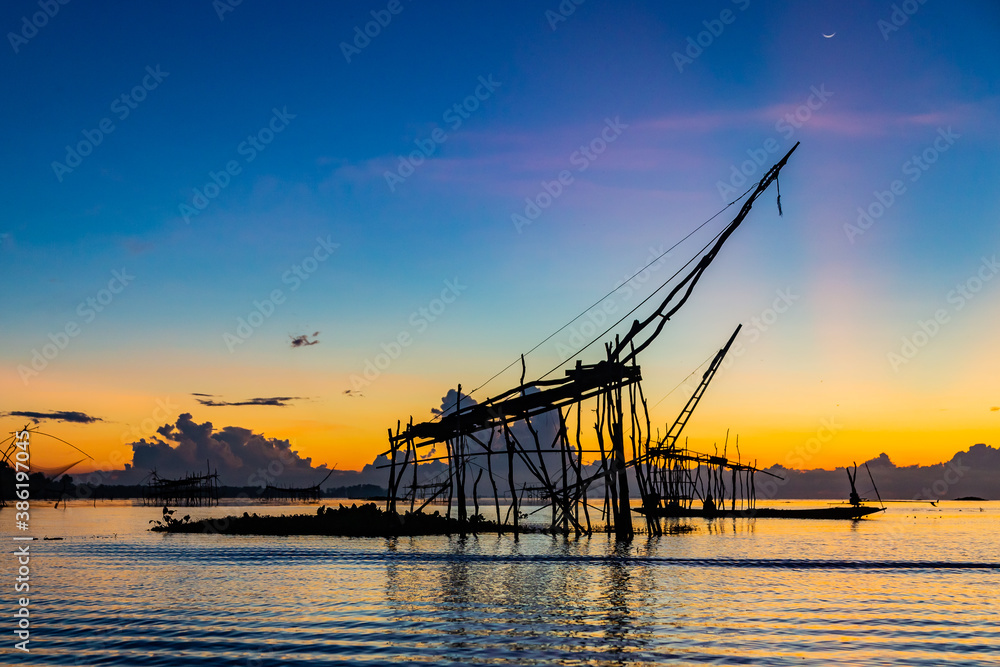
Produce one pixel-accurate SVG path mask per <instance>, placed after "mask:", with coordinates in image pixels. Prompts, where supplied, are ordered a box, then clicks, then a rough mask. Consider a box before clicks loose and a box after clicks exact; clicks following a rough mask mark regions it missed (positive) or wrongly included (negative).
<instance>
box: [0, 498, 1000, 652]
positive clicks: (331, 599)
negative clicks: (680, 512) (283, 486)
mask: <svg viewBox="0 0 1000 667" xmlns="http://www.w3.org/2000/svg"><path fill="white" fill-rule="evenodd" d="M817 502H818V504H819V505H820V506H821V505H822V504H823V502H822V501H816V502H812V503H802V504H803V505H806V506H817ZM980 508H982V510H983V511H980ZM244 509H249V511H251V512H254V511H258V512H262V511H268V512H275V513H282V512H286V513H298V512H304V511H314V509H308V508H304V507H303V506H297V507H295V508H275V507H268V508H265V509H262V508H261V507H259V506H254V507H252V508H242V507H239V508H236V507H223V508H211V509H206V508H201V509H199V508H191V509H190V510H188V509H184V508H182V509H181V510H180V513H181V514H184V513H188V512H189V513H190V514H191V515H192V517H194V518H200V517H203V516H218V515H219V514H220V513H223V514H224V513H242V512H243V511H244ZM158 514H159V511H158V510H157V509H156V508H143V507H133V506H131V505H126V504H125V503H115V504H112V503H107V504H103V505H101V504H98V506H97V507H93V506H91V505H84V504H77V505H70V507H69V508H66V509H64V508H62V507H60V508H59V509H55V508H53V507H51V504H47V505H46V504H34V505H33V507H32V522H33V523H32V525H33V534H34V535H35V536H37V537H42V536H49V537H63V538H64V539H63V540H60V541H37V542H33V543H31V549H32V553H33V557H32V560H31V567H32V573H31V576H32V582H31V585H32V590H31V607H30V609H31V620H32V626H31V632H32V635H31V644H30V646H31V654H30V656H29V655H26V654H20V653H14V652H13V651H12V650H11V646H12V644H13V641H14V640H13V639H12V637H13V634H11V631H12V630H13V627H14V625H13V622H12V616H11V614H10V613H5V614H3V619H4V620H3V621H0V623H3V624H6V625H7V627H5V628H3V630H2V634H3V636H4V642H3V646H2V648H0V651H2V653H0V663H11V664H30V665H144V666H148V667H153V666H156V665H171V666H174V665H243V666H247V667H251V666H264V665H306V664H309V665H319V664H323V665H328V664H330V665H337V664H368V665H376V664H383V663H392V664H448V663H452V664H486V665H533V664H559V665H583V664H586V665H633V664H635V665H638V664H651V663H673V664H720V665H742V664H765V665H830V664H838V665H872V664H893V665H935V666H937V665H942V664H946V663H947V664H953V665H997V664H1000V630H998V628H997V623H996V614H997V610H998V609H1000V605H998V593H997V590H998V584H1000V530H998V527H1000V521H998V519H1000V502H988V503H957V502H956V503H941V504H940V506H939V507H931V506H930V505H926V504H921V505H918V504H891V505H890V511H889V512H888V513H887V514H884V515H876V518H874V519H871V520H865V521H860V522H853V523H852V522H822V521H799V520H783V519H768V520H765V519H760V520H757V521H750V520H726V521H712V522H709V521H706V520H703V519H693V520H689V521H687V523H690V524H691V525H693V526H695V528H696V530H695V531H694V532H692V533H687V534H679V535H666V536H662V537H658V538H648V537H646V536H639V537H638V538H636V540H635V541H634V542H633V543H632V544H631V545H630V546H628V547H620V546H616V545H615V543H614V541H613V540H612V539H609V538H608V536H606V535H595V536H593V537H590V538H579V539H576V538H571V539H564V538H552V537H547V536H544V535H525V536H522V537H521V539H520V541H519V542H514V540H513V539H512V538H511V537H510V536H504V537H497V536H480V537H478V538H477V537H469V538H466V539H461V538H459V537H457V536H456V537H450V538H449V537H420V538H400V539H391V540H386V539H367V538H366V539H359V538H353V539H352V538H330V537H292V538H271V537H266V538H258V537H238V536H220V535H164V534H160V533H149V532H147V531H146V528H147V522H148V521H149V519H152V518H158ZM12 521H13V512H12V511H11V509H10V508H8V509H5V510H3V512H2V513H0V525H2V526H3V529H4V534H3V539H4V541H5V542H6V543H7V544H8V545H10V544H13V542H11V539H10V537H11V536H10V533H11V526H10V524H11V522H12ZM637 525H638V524H637ZM5 551H6V552H8V555H6V556H3V557H2V563H0V572H2V576H3V578H4V581H5V583H4V586H3V589H4V590H5V591H8V592H7V593H5V596H4V599H3V607H4V608H5V609H8V610H10V609H12V608H13V605H12V602H13V597H14V595H13V593H11V592H9V591H10V587H9V586H8V584H7V583H6V582H9V581H11V580H12V579H13V577H14V574H13V567H12V561H13V559H12V557H11V556H10V555H9V551H10V549H5Z"/></svg>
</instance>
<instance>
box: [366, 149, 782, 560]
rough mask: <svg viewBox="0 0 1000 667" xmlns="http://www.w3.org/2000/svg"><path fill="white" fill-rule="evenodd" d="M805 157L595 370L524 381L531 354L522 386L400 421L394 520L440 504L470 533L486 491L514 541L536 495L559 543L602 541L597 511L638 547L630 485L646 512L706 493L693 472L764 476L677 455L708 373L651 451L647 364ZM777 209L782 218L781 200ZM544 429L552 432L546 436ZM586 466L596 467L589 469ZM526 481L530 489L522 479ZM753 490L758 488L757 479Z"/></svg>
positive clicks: (391, 454)
mask: <svg viewBox="0 0 1000 667" xmlns="http://www.w3.org/2000/svg"><path fill="white" fill-rule="evenodd" d="M797 147H798V143H796V144H795V146H793V147H792V149H791V150H789V151H788V153H786V154H785V156H784V157H783V158H782V159H781V160H780V161H778V162H777V163H776V164H775V165H774V166H773V167H771V168H770V169H769V170H768V171H767V173H766V174H765V175H764V177H763V178H761V179H760V181H759V182H758V183H757V184H756V186H755V187H751V188H750V189H749V190H747V192H746V193H744V195H743V196H741V197H740V198H738V199H737V200H735V201H734V202H732V203H730V204H729V206H732V205H734V204H737V203H738V202H739V201H741V200H743V204H742V206H741V208H740V210H739V212H738V213H737V214H736V216H735V217H734V218H733V219H732V220H731V221H730V222H729V223H728V224H727V225H726V226H725V227H724V229H722V231H720V232H719V233H718V234H717V235H716V236H715V238H713V239H712V240H711V241H709V243H708V244H706V245H705V246H704V247H703V248H702V249H701V250H700V251H699V253H698V254H696V255H695V257H693V258H692V259H691V260H689V261H688V263H687V264H685V265H684V266H683V267H682V268H681V270H679V271H678V272H677V273H676V274H674V276H672V277H671V278H670V279H668V280H667V281H666V282H664V283H663V284H662V285H661V286H660V287H659V288H658V289H657V290H656V291H654V293H653V294H651V295H650V296H649V297H647V299H646V300H644V301H643V302H642V303H640V304H639V306H637V307H636V308H635V309H633V310H632V311H631V312H630V313H628V314H626V315H625V316H624V317H623V318H622V319H621V320H619V321H618V322H617V323H615V325H612V327H610V328H609V329H608V330H607V331H606V332H605V334H606V333H608V332H610V331H611V330H612V329H613V328H614V326H617V324H620V323H621V322H622V321H624V320H625V319H626V318H627V317H629V316H630V315H631V314H632V313H634V312H635V311H636V310H637V309H638V308H639V307H641V306H643V305H644V304H645V303H646V302H647V301H648V300H649V299H651V298H652V297H653V296H655V295H656V294H657V293H659V292H660V291H661V290H664V289H666V288H667V286H668V285H669V284H670V283H671V282H672V281H673V280H674V278H676V277H677V276H679V275H680V274H681V272H682V271H684V270H685V269H687V268H688V267H690V266H691V265H692V263H693V267H691V268H690V270H689V271H688V272H687V273H686V274H685V275H684V276H683V277H682V278H681V279H680V280H679V281H678V282H677V283H676V284H675V285H674V286H673V287H672V288H671V289H670V291H669V292H668V293H667V294H666V296H665V297H664V298H663V299H662V301H661V302H660V303H659V305H658V306H657V307H656V308H655V309H654V310H653V312H652V313H650V314H649V315H648V316H647V317H646V318H645V319H643V320H639V319H636V320H634V321H633V322H632V324H631V327H630V328H629V330H628V332H627V333H625V335H624V336H615V339H614V342H608V343H605V346H604V352H605V355H604V356H605V358H604V359H602V360H600V361H598V362H597V363H592V364H585V363H583V361H582V360H576V364H575V366H574V367H572V368H569V369H567V370H566V371H565V374H564V376H563V377H560V378H551V379H546V378H547V377H548V376H549V375H550V374H551V373H552V372H554V371H555V370H556V369H558V368H559V367H561V366H562V364H560V365H559V366H557V367H556V368H554V369H552V371H549V373H546V374H545V375H543V376H542V377H541V378H539V379H537V380H534V381H530V382H526V381H525V375H526V366H525V361H524V356H523V355H522V356H521V359H520V361H521V379H520V382H519V383H518V385H517V386H515V387H512V388H510V389H508V390H506V391H503V392H501V393H499V394H496V395H494V396H491V397H489V398H487V399H485V400H482V401H479V402H476V401H474V400H472V399H471V398H469V397H465V396H464V395H463V394H462V387H461V385H459V386H458V389H457V391H456V392H455V396H456V398H455V404H454V406H453V407H452V406H448V407H447V409H446V410H444V411H443V412H442V413H441V414H439V415H438V417H437V418H435V419H433V420H430V421H427V422H423V423H418V424H415V423H413V418H412V417H411V418H410V420H409V422H408V423H406V424H405V425H404V424H403V423H402V422H397V423H396V429H395V431H393V429H389V433H388V436H389V450H388V451H386V452H385V453H384V454H385V456H387V457H388V463H387V464H386V465H385V466H383V467H386V468H388V472H389V480H388V497H387V501H386V503H387V510H388V511H390V512H402V511H409V512H413V511H418V510H421V509H423V508H424V507H426V506H427V505H428V504H429V503H431V502H433V501H435V500H437V499H439V498H441V499H445V501H446V503H447V510H446V511H447V513H448V516H451V512H452V507H453V506H454V508H455V511H456V514H457V518H458V520H459V522H460V524H461V525H465V524H466V523H467V522H468V521H469V515H468V501H469V497H470V496H471V497H472V498H471V499H472V502H473V505H474V508H473V512H474V514H473V516H475V515H476V514H478V513H479V500H480V496H481V494H480V486H481V485H483V487H484V488H485V485H489V492H490V493H489V495H491V496H492V499H493V502H494V508H495V511H496V516H497V521H498V523H500V524H501V525H502V526H503V527H504V528H509V529H510V530H512V531H513V532H514V534H515V535H517V533H518V531H519V530H520V520H521V518H523V516H524V513H523V512H522V509H523V508H524V504H525V503H524V501H525V500H526V499H528V497H529V496H530V495H532V494H533V495H534V496H535V497H536V498H539V499H541V502H544V503H546V504H547V506H548V508H549V509H550V511H551V526H550V529H551V530H552V531H553V532H563V533H569V532H576V533H590V532H592V529H593V523H592V519H591V510H594V511H595V513H599V516H600V520H601V521H602V522H603V525H604V526H605V528H606V530H608V531H609V532H610V531H614V533H615V536H616V538H618V539H621V540H628V539H631V537H632V536H633V534H634V532H635V529H634V526H633V522H632V512H633V508H632V505H631V501H632V495H633V488H632V487H631V480H630V478H631V479H634V481H635V484H636V486H637V487H638V488H637V491H638V494H639V496H640V498H642V502H643V506H644V507H652V504H654V503H655V504H656V505H657V506H658V505H659V504H660V502H661V500H662V499H663V498H665V497H666V498H675V499H678V500H679V499H680V498H681V497H683V496H685V495H694V494H695V493H697V491H696V490H695V489H696V487H697V484H694V485H692V484H693V483H692V482H690V481H685V480H686V479H687V478H686V477H685V475H686V474H690V473H691V471H692V470H694V471H698V470H701V469H702V468H704V469H705V470H706V474H709V473H708V471H709V470H710V469H711V470H714V472H712V473H711V475H712V476H711V477H709V479H711V480H712V483H713V484H714V483H716V480H717V479H718V480H720V481H721V476H720V475H719V474H718V470H719V469H721V468H724V469H726V470H728V471H731V472H732V473H733V475H736V474H737V473H739V475H741V477H740V478H741V479H742V478H743V477H742V475H749V476H750V477H751V478H752V475H753V473H755V472H757V470H756V468H754V467H748V466H745V465H743V464H741V463H739V464H737V465H736V466H735V467H734V466H733V465H732V464H731V463H729V462H728V461H727V460H722V461H719V460H715V459H713V458H712V457H708V458H703V457H701V455H695V454H693V453H689V452H687V451H686V450H681V449H679V448H678V447H677V437H678V436H679V435H680V432H681V430H682V429H683V426H684V424H686V422H687V418H689V417H690V414H691V412H692V411H693V409H694V406H695V405H696V404H697V400H700V397H701V395H702V394H703V393H704V388H705V387H707V384H708V381H710V380H711V377H710V375H709V373H706V378H707V379H703V383H702V386H700V387H699V391H696V396H697V398H696V399H695V400H694V403H693V404H691V403H690V402H689V406H686V407H685V411H684V412H682V413H681V417H680V418H679V419H678V422H679V423H680V425H679V426H678V425H677V424H675V425H674V427H672V429H671V430H670V431H669V432H668V434H667V437H666V438H665V439H663V440H662V441H653V439H652V438H651V435H650V432H651V428H650V417H649V410H648V405H647V402H646V399H645V396H644V394H643V391H642V385H641V380H642V374H641V370H640V367H639V365H638V355H639V354H640V353H641V352H642V351H643V350H645V349H646V348H647V347H649V345H650V344H652V343H653V341H654V340H655V339H656V338H657V336H659V334H660V333H661V331H662V330H663V328H664V326H665V325H666V323H667V321H668V320H669V319H670V318H671V317H672V316H673V315H674V314H675V313H676V312H677V311H678V310H679V309H680V308H681V307H682V306H683V305H684V304H685V303H686V302H687V300H688V298H689V297H690V296H691V294H692V292H693V290H694V288H695V286H696V285H697V283H698V281H699V280H700V279H701V277H702V274H703V273H704V272H705V270H706V269H707V268H708V267H709V265H710V264H711V263H712V262H713V261H714V260H715V258H716V256H717V255H718V253H719V251H720V250H721V248H722V246H723V245H724V244H725V243H726V241H727V240H728V239H729V238H730V237H731V236H732V234H733V233H734V232H735V231H736V229H737V228H738V227H739V226H740V224H741V223H742V222H743V220H744V219H745V218H746V217H747V215H748V214H749V213H750V210H751V208H752V207H753V204H754V202H755V201H756V200H757V198H758V197H759V196H760V195H762V194H763V193H764V191H765V190H767V188H768V187H769V186H770V185H771V183H772V182H774V181H776V180H777V178H778V173H779V172H780V171H781V169H782V167H784V165H785V163H786V162H787V160H788V158H789V157H790V156H791V154H792V152H794V151H795V149H796V148H797ZM747 195H749V196H747ZM744 197H746V199H745V200H744ZM726 208H728V206H727V207H726ZM723 210H725V209H723ZM778 210H779V212H780V210H781V198H780V191H779V195H778ZM720 213H721V211H720ZM716 215H718V214H716ZM713 217H714V216H713ZM706 222H707V221H706ZM738 331H739V329H738V328H737V332H738ZM602 335H604V334H602ZM735 336H736V333H734V334H733V337H732V338H730V340H729V343H728V344H727V345H726V347H725V348H724V350H722V351H720V355H717V357H716V360H715V361H714V362H713V364H712V366H711V368H710V373H711V375H714V373H715V370H716V369H717V368H718V362H720V361H721V357H722V356H724V355H725V351H726V350H728V349H729V346H730V345H731V344H732V341H733V339H734V338H735ZM585 349H586V347H584V348H583V349H581V350H579V352H583V351H584V350H585ZM508 368H509V367H508ZM584 403H587V404H588V419H589V412H590V410H592V411H593V412H594V414H595V415H596V418H595V422H594V423H593V425H592V427H591V428H593V432H594V436H595V439H596V443H597V449H596V450H595V449H591V450H587V449H584V446H583V438H582V429H583V422H584V417H583V404H584ZM540 423H546V424H547V425H548V426H549V427H550V428H546V429H541V428H539V424H540ZM588 430H589V428H588ZM436 445H444V447H445V450H446V452H445V454H444V455H443V456H438V457H431V456H430V455H427V454H425V455H424V456H423V457H421V456H420V453H421V450H426V449H427V448H432V447H434V446H436ZM431 451H433V450H431ZM585 455H589V456H590V457H591V458H593V459H594V460H595V462H594V463H593V464H590V465H585V464H584V463H583V460H584V457H585ZM716 458H718V457H716ZM433 461H442V462H444V463H445V465H446V469H445V472H444V474H443V475H440V476H439V478H438V479H436V480H432V481H431V482H430V483H428V481H427V480H423V482H421V480H419V479H418V474H417V471H418V468H419V467H420V466H422V465H425V464H427V463H430V462H433ZM685 471H687V472H686V473H685ZM630 473H631V474H630ZM484 475H485V482H484V481H483V477H484ZM519 475H520V476H522V477H526V478H527V479H521V480H518V479H517V477H518V476H519ZM694 475H695V477H694V479H695V480H698V481H700V479H701V478H700V477H698V473H697V472H694ZM750 484H751V488H752V480H751V482H750ZM501 486H503V487H505V491H506V494H505V496H506V498H507V503H506V504H507V510H506V513H504V512H503V511H502V509H501V502H500V498H501V488H500V487H501ZM697 488H700V487H697ZM712 488H716V487H712ZM592 489H594V490H596V489H601V491H602V492H603V499H600V498H591V497H590V496H589V495H588V494H589V493H591V492H592ZM664 494H666V495H664ZM671 494H673V495H671ZM595 500H597V501H601V500H602V502H601V504H600V505H594V504H592V501H595ZM644 516H645V518H646V523H647V530H648V531H649V532H652V533H659V532H660V524H659V517H657V516H656V514H655V513H653V512H647V513H645V514H644Z"/></svg>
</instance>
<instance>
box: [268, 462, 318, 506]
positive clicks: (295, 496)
mask: <svg viewBox="0 0 1000 667" xmlns="http://www.w3.org/2000/svg"><path fill="white" fill-rule="evenodd" d="M333 470H334V469H333V468H331V469H330V472H328V473H326V477H324V478H323V479H322V480H321V481H320V482H319V483H318V484H313V485H312V486H303V487H292V486H273V485H271V484H268V485H267V486H266V487H264V490H263V491H262V492H261V494H260V499H261V500H262V501H265V502H268V501H272V500H294V501H298V502H312V501H315V500H319V499H320V498H322V497H323V491H322V489H320V486H322V485H323V483H324V482H325V481H326V480H328V479H330V475H332V474H333Z"/></svg>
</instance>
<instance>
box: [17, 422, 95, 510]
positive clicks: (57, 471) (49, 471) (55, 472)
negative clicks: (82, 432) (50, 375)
mask: <svg viewBox="0 0 1000 667" xmlns="http://www.w3.org/2000/svg"><path fill="white" fill-rule="evenodd" d="M37 423H38V422H37V421H35V424H36V425H35V426H32V425H31V423H28V424H25V426H24V428H23V429H21V431H14V432H12V433H11V435H10V437H9V438H4V440H3V441H0V447H4V446H5V445H6V447H5V449H4V450H3V454H2V456H0V486H2V485H3V484H6V483H7V477H8V475H9V476H11V484H13V475H14V468H15V465H14V460H13V459H12V458H11V457H12V456H13V455H14V452H15V451H16V449H17V440H16V439H17V434H18V433H20V432H25V431H26V432H28V433H30V434H31V435H44V436H45V437H47V438H52V439H53V440H58V441H59V442H61V443H63V444H66V445H69V446H70V447H72V448H73V449H75V450H76V451H78V452H80V453H81V454H83V455H84V456H85V457H86V458H82V459H80V460H78V461H74V462H72V463H68V464H64V465H60V466H57V467H55V468H42V467H41V466H38V465H34V464H30V465H29V469H30V470H29V473H35V472H40V473H43V474H45V475H46V476H48V477H52V478H55V477H58V476H59V475H62V474H63V473H65V472H66V471H68V470H69V469H70V468H73V467H75V466H77V465H79V464H80V463H83V462H84V461H86V460H87V459H90V460H91V461H93V460H94V457H93V456H91V455H90V454H88V453H87V452H85V451H83V450H82V449H80V448H79V447H77V446H76V445H74V444H73V443H71V442H67V441H66V440H63V439H62V438H60V437H57V436H54V435H52V434H51V433H43V432H41V431H39V430H38V426H37ZM8 440H9V441H10V444H8ZM47 492H48V489H45V488H43V489H41V493H42V494H43V495H42V497H43V498H44V497H45V494H46V493H47ZM6 496H7V493H6V491H4V490H3V489H0V507H6V506H7V502H6V501H5V500H4V499H5V498H6Z"/></svg>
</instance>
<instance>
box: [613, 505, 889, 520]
mask: <svg viewBox="0 0 1000 667" xmlns="http://www.w3.org/2000/svg"><path fill="white" fill-rule="evenodd" d="M633 511H635V512H638V513H640V514H648V515H650V516H655V517H664V518H679V517H699V516H700V517H704V518H706V519H839V520H841V521H843V520H851V519H860V518H862V517H866V516H868V515H869V514H875V513H876V512H884V511H885V508H884V507H872V506H871V505H845V506H838V507H814V508H801V509H799V508H791V507H789V508H775V507H758V508H755V509H748V510H724V509H723V510H720V509H715V510H707V511H706V510H705V509H695V508H693V507H690V508H688V507H679V506H670V507H655V508H645V507H636V508H634V510H633Z"/></svg>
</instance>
